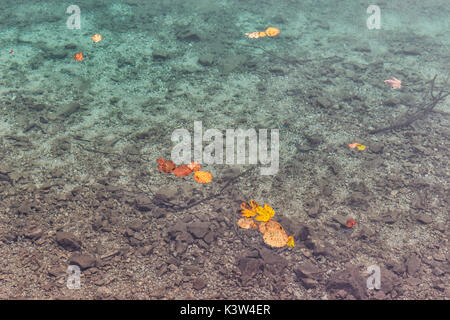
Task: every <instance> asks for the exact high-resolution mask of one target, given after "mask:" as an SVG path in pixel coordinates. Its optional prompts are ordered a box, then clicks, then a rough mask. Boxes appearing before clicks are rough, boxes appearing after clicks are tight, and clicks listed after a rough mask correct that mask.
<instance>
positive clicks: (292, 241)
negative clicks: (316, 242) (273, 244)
mask: <svg viewBox="0 0 450 320" xmlns="http://www.w3.org/2000/svg"><path fill="white" fill-rule="evenodd" d="M286 245H288V246H289V247H291V248H295V244H294V237H293V236H289V237H288V241H287V243H286Z"/></svg>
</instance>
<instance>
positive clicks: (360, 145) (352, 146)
mask: <svg viewBox="0 0 450 320" xmlns="http://www.w3.org/2000/svg"><path fill="white" fill-rule="evenodd" d="M348 147H349V148H351V149H355V148H356V149H358V150H359V151H363V150H365V149H366V146H365V145H363V144H361V143H358V142H354V143H350V144H349V145H348Z"/></svg>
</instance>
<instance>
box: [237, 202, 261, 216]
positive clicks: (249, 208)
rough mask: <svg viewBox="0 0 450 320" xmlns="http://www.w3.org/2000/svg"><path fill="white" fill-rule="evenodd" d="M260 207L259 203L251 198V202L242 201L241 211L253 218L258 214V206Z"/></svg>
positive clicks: (243, 214)
mask: <svg viewBox="0 0 450 320" xmlns="http://www.w3.org/2000/svg"><path fill="white" fill-rule="evenodd" d="M257 207H259V205H258V203H257V202H256V201H254V200H250V204H248V203H247V202H242V203H241V209H242V210H241V213H242V216H243V217H246V218H251V217H254V216H255V215H256V208H257Z"/></svg>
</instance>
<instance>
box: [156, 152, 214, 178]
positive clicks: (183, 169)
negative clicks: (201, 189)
mask: <svg viewBox="0 0 450 320" xmlns="http://www.w3.org/2000/svg"><path fill="white" fill-rule="evenodd" d="M157 161H158V170H159V171H160V172H164V173H169V174H170V173H173V174H174V175H175V176H177V177H179V178H183V177H186V176H188V175H190V174H191V173H192V172H194V180H195V181H197V182H198V183H209V182H211V181H212V178H213V177H212V174H211V173H210V172H208V171H200V169H201V167H202V166H201V164H200V163H198V162H197V161H193V162H191V163H190V164H188V165H185V164H181V165H179V166H177V165H176V164H175V163H174V162H173V161H172V160H164V159H163V158H159V159H158V160H157Z"/></svg>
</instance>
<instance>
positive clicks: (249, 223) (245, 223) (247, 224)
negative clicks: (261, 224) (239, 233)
mask: <svg viewBox="0 0 450 320" xmlns="http://www.w3.org/2000/svg"><path fill="white" fill-rule="evenodd" d="M238 226H239V228H242V229H257V228H258V224H256V223H255V221H253V219H252V218H240V219H239V220H238Z"/></svg>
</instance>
